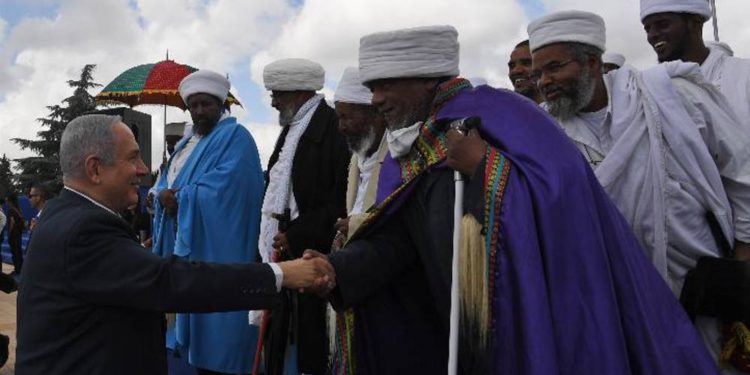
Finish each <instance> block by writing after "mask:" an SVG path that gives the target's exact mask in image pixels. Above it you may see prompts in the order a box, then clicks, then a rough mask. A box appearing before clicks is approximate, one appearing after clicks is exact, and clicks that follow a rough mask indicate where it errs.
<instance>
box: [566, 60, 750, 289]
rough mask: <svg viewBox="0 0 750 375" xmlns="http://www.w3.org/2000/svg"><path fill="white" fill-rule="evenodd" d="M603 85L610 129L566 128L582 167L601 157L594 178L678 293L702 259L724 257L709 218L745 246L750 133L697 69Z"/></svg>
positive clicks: (749, 217)
mask: <svg viewBox="0 0 750 375" xmlns="http://www.w3.org/2000/svg"><path fill="white" fill-rule="evenodd" d="M641 76H642V77H643V79H641ZM604 80H605V84H606V86H607V93H608V96H609V105H608V107H607V114H606V116H605V117H604V122H603V123H602V124H601V126H602V127H604V128H605V129H608V130H607V131H606V132H594V131H592V130H591V127H590V126H587V124H586V120H585V119H584V118H583V116H575V117H573V118H571V119H569V120H566V121H563V122H562V126H563V128H564V130H565V132H566V133H567V134H568V136H569V137H570V138H571V139H572V140H573V141H574V142H575V143H576V146H578V148H579V149H580V150H581V152H582V153H583V155H584V156H585V157H587V159H589V160H590V161H591V159H590V158H589V156H588V155H589V154H592V153H591V152H592V150H593V151H595V153H601V154H603V155H604V156H606V157H605V158H604V160H603V161H601V163H600V164H598V165H593V167H595V173H596V175H597V178H599V181H600V182H601V184H602V186H603V187H604V188H605V190H606V191H607V192H608V193H609V195H610V197H612V199H613V201H614V202H615V204H616V205H617V206H618V208H619V209H620V211H621V212H622V213H623V216H625V218H626V219H627V220H628V222H629V223H630V225H631V227H632V228H633V231H634V233H635V234H636V237H638V239H639V241H640V242H641V245H642V246H643V247H644V250H645V251H646V252H647V255H648V256H649V257H650V258H651V260H652V261H653V263H654V265H655V266H656V268H657V269H658V270H659V272H660V273H661V274H662V276H663V277H664V279H665V280H666V281H667V282H668V283H669V285H670V286H671V287H672V289H673V291H674V292H675V294H679V292H680V290H681V288H682V283H683V281H684V278H685V274H686V273H687V271H688V270H689V269H691V268H693V267H694V266H695V263H696V262H697V260H698V259H699V258H700V257H702V256H720V255H721V254H720V251H719V247H718V245H717V243H716V240H715V239H714V238H713V236H712V234H711V231H710V229H709V226H708V224H707V221H706V218H705V216H704V214H705V213H706V212H708V211H711V212H713V214H714V215H715V216H716V217H717V219H718V220H719V223H720V224H721V227H722V228H721V229H722V232H723V233H724V236H725V237H726V238H727V239H728V240H729V241H733V239H734V238H737V239H739V240H741V241H747V240H748V239H749V238H748V237H749V236H750V139H748V137H747V136H743V135H746V134H750V133H748V131H749V130H748V128H749V125H748V124H747V123H744V124H741V123H740V122H739V121H738V120H737V119H736V117H735V116H734V115H733V114H732V112H731V110H730V109H729V108H728V107H727V104H726V102H725V101H724V100H723V98H722V96H721V95H720V94H719V93H718V92H717V90H716V88H715V87H713V86H712V85H709V84H707V83H706V82H705V81H704V80H703V77H702V76H701V75H700V72H699V71H698V66H697V65H696V64H688V63H682V62H671V63H665V64H661V65H659V66H657V67H654V68H651V69H649V70H647V71H644V72H643V73H640V72H637V71H635V70H633V69H632V68H629V67H624V68H621V69H619V70H617V71H613V72H611V73H609V74H607V75H605V76H604ZM600 134H607V137H601V136H600ZM603 138H607V139H603ZM586 151H588V153H587V152H586Z"/></svg>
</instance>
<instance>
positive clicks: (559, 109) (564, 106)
mask: <svg viewBox="0 0 750 375" xmlns="http://www.w3.org/2000/svg"><path fill="white" fill-rule="evenodd" d="M558 87H559V86H558ZM558 87H554V88H555V89H557V88H558ZM595 88H596V82H595V81H594V78H593V75H592V74H591V73H590V72H589V71H588V70H584V71H583V72H582V73H581V74H580V75H579V76H578V79H576V80H575V81H573V83H572V84H571V85H570V86H569V87H560V89H561V91H562V94H561V95H560V96H559V97H558V98H557V99H555V100H548V101H547V111H548V112H549V113H550V114H551V115H552V116H554V117H555V118H557V119H560V120H567V119H569V118H571V117H573V116H575V114H576V113H578V112H579V111H580V110H581V109H583V108H586V106H587V105H589V103H590V102H591V99H592V98H593V97H594V89H595ZM547 90H549V88H547ZM543 91H546V90H543Z"/></svg>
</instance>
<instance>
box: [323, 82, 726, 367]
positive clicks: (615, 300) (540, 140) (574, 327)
mask: <svg viewBox="0 0 750 375" xmlns="http://www.w3.org/2000/svg"><path fill="white" fill-rule="evenodd" d="M469 116H479V117H480V118H481V119H482V125H481V127H480V129H479V130H480V134H481V135H482V138H484V139H485V140H486V141H487V142H488V143H489V144H490V145H491V146H492V147H495V148H496V149H498V150H499V151H500V152H501V154H502V155H504V156H505V158H507V159H508V160H509V161H510V163H511V169H510V174H509V176H508V179H507V185H506V187H505V193H504V198H503V201H502V208H501V213H500V223H501V224H500V232H499V237H498V241H497V258H496V263H495V273H494V275H492V276H493V277H494V285H495V287H494V294H493V295H492V296H491V304H492V320H493V324H492V331H491V344H490V357H489V367H490V369H491V370H490V373H492V374H514V375H515V374H528V375H531V374H539V375H542V374H545V375H546V374H570V375H574V374H575V375H577V374H715V373H717V368H716V365H715V364H714V363H713V360H712V359H711V357H710V355H709V354H708V352H707V350H706V349H705V347H704V344H703V342H702V341H701V339H700V338H699V336H698V334H697V331H696V329H695V328H694V326H693V324H692V323H691V322H690V321H689V319H688V318H687V316H686V314H685V313H684V311H683V309H682V307H681V306H680V304H679V303H678V301H677V300H676V299H675V298H674V296H673V294H672V292H671V291H670V290H669V288H668V287H667V285H666V284H665V283H664V281H663V280H662V279H661V277H660V276H659V274H658V273H657V272H656V269H655V268H654V267H653V266H652V265H651V263H650V262H649V260H648V259H647V258H646V257H645V256H644V254H643V250H642V249H641V247H640V246H639V244H638V242H637V241H636V239H635V237H634V236H633V234H632V233H631V230H630V228H629V227H628V225H627V223H626V222H625V220H624V219H623V217H622V216H621V215H620V213H619V211H618V210H617V208H616V207H615V206H614V204H613V203H612V202H611V201H610V199H609V198H608V197H607V195H606V193H605V192H604V190H603V189H602V188H601V186H600V185H599V183H598V181H597V180H596V177H595V176H594V174H593V172H592V171H591V169H590V168H589V166H588V164H587V163H586V161H585V160H584V159H583V157H582V156H581V154H580V152H579V151H578V150H577V149H576V148H575V146H574V145H573V144H572V143H571V142H570V141H569V140H568V138H567V136H566V135H565V134H564V133H563V132H562V131H561V130H560V128H559V127H558V126H557V125H556V123H555V122H554V120H553V119H552V118H551V117H549V116H548V115H547V114H546V113H544V112H543V111H541V110H540V109H539V108H538V106H537V105H536V104H535V103H533V102H531V101H529V100H527V99H525V98H522V97H521V96H519V95H517V94H514V93H511V92H510V91H506V90H496V89H492V88H490V87H487V86H483V87H480V88H477V89H471V90H464V91H463V92H461V93H460V94H458V95H457V96H456V97H454V98H452V99H451V100H449V101H448V102H447V103H445V105H444V106H443V107H442V108H441V109H440V110H439V112H438V114H437V118H438V120H439V121H440V120H443V121H448V120H453V119H459V118H464V117H469ZM445 169H446V167H445V166H444V163H439V164H437V165H435V166H433V167H432V168H431V172H430V173H423V175H436V174H437V173H439V172H440V171H444V170H445ZM480 173H481V172H480ZM429 178H431V177H429V176H427V177H424V176H422V175H420V176H419V177H417V179H429ZM475 179H476V177H475V178H473V179H472V180H475ZM400 184H401V177H400V173H399V165H398V163H397V162H395V161H394V160H393V159H392V158H391V157H390V156H388V157H386V160H385V162H384V165H383V167H382V169H381V174H380V181H379V189H378V198H377V202H382V201H383V200H384V199H385V197H387V196H388V195H390V193H391V192H392V191H394V189H395V188H396V187H398V186H399V185H400ZM419 184H420V181H416V182H415V183H414V184H413V185H412V186H411V188H409V189H406V190H404V191H403V192H402V193H401V194H400V195H398V196H397V197H396V198H395V199H393V201H392V202H391V204H389V205H388V206H387V207H386V209H385V210H384V211H383V212H384V213H383V214H382V215H381V216H380V217H379V219H378V221H377V222H375V223H374V224H372V226H371V228H370V229H369V230H365V231H363V233H361V234H360V236H361V238H362V241H363V242H366V241H367V240H368V237H374V238H377V237H378V236H380V237H384V238H386V239H387V238H388V236H386V235H384V234H383V233H378V232H383V231H388V230H391V231H397V230H398V227H399V226H397V225H389V222H391V223H392V222H393V221H398V220H401V221H404V220H405V219H404V218H403V217H401V216H402V215H401V213H400V211H403V210H406V209H407V208H408V207H409V205H412V204H414V203H413V202H414V200H415V199H416V200H419V199H421V197H420V196H417V197H416V198H415V197H412V195H415V194H417V195H418V194H420V185H419ZM475 186H476V185H475ZM468 190H471V188H469V189H468ZM442 204H443V205H445V206H448V208H447V209H446V210H445V211H450V206H452V204H451V203H450V202H443V203H442ZM465 207H466V206H465ZM469 211H470V210H469ZM448 217H450V216H448ZM480 222H481V220H480ZM423 225H425V226H429V225H431V223H428V222H425V223H424V224H423ZM400 226H403V225H400ZM449 227H451V228H452V223H451V224H450V225H449ZM435 230H437V228H435ZM440 230H441V231H442V230H443V229H442V228H441V229H440ZM403 235H408V234H403ZM440 235H443V234H440V233H436V236H440ZM375 243H377V242H375ZM381 243H382V241H381ZM351 245H352V247H353V248H354V250H356V251H357V252H359V253H360V254H363V253H365V252H367V251H369V252H371V253H372V254H371V255H370V256H371V258H369V259H370V261H371V262H374V261H376V260H378V257H386V256H388V253H387V250H383V249H373V248H371V247H372V246H369V247H370V248H368V246H359V247H358V245H357V240H356V239H355V240H354V241H353V242H352V244H351ZM404 246H406V245H404ZM378 251H380V252H381V254H378ZM344 253H345V251H344V252H341V254H342V255H339V254H336V255H337V256H341V257H342V258H345V257H347V255H343V254H344ZM349 257H350V258H352V259H354V258H355V257H356V254H354V255H351V256H349ZM408 257H409V258H408V259H409V261H410V262H419V261H420V260H421V262H422V263H425V261H424V259H425V257H424V256H423V255H422V256H421V258H420V257H416V260H414V259H413V258H414V257H412V256H408ZM362 258H363V259H368V258H367V257H362ZM438 258H439V259H440V262H448V265H447V266H446V265H443V264H440V265H439V266H434V265H433V266H432V267H433V268H435V270H436V271H435V272H433V271H432V270H431V269H430V267H431V265H430V264H420V265H419V267H421V268H424V275H425V278H427V279H428V281H427V282H426V283H424V285H422V286H423V287H425V288H431V289H430V291H431V292H432V293H428V291H426V290H425V291H424V293H425V294H427V295H433V296H435V295H440V293H446V294H447V293H448V290H444V291H437V292H436V291H435V289H436V288H442V287H444V286H445V284H446V283H445V282H443V283H441V282H434V281H433V280H431V277H433V278H434V276H431V275H433V274H438V275H442V276H443V278H444V275H445V271H444V270H445V269H446V268H449V267H450V264H449V262H450V257H449V256H446V255H445V254H442V255H440V256H439V257H438ZM333 263H334V266H335V267H336V271H337V275H338V274H339V273H340V272H339V271H340V268H341V271H342V272H341V273H340V275H339V276H340V277H339V285H340V287H339V289H340V293H341V295H342V296H343V304H346V303H347V301H348V302H350V303H352V306H354V308H355V310H358V315H357V317H358V319H360V318H361V320H364V321H357V327H358V329H359V328H362V327H365V328H367V327H369V330H368V331H369V332H368V331H365V330H363V331H365V332H357V334H356V335H355V337H356V339H357V346H358V347H359V349H358V350H357V363H358V367H359V364H362V363H372V362H374V361H377V360H385V361H405V362H409V361H411V362H415V363H419V361H420V359H419V358H408V357H406V356H405V355H404V356H403V357H399V355H398V354H393V353H399V348H389V349H391V350H390V353H391V354H390V355H391V356H396V357H399V358H372V357H367V356H368V355H370V356H372V353H373V352H377V350H375V349H373V346H376V347H377V346H378V345H383V343H384V342H385V340H384V339H383V338H384V337H386V338H387V336H388V333H383V332H379V331H378V330H377V329H373V327H376V326H377V319H378V318H379V317H378V316H373V315H377V314H373V310H377V309H380V312H379V314H381V315H386V314H389V313H388V311H390V310H393V308H390V309H385V308H383V304H387V303H390V304H392V305H393V307H398V303H399V300H401V301H403V300H404V298H403V297H400V299H399V298H391V299H390V300H389V299H388V298H387V295H388V293H396V292H397V291H398V292H400V290H401V289H403V288H404V287H405V286H404V285H398V284H397V283H387V282H383V283H382V285H381V284H375V286H373V283H372V281H371V280H368V282H367V283H363V282H360V283H358V282H357V281H356V280H355V278H357V277H361V278H364V279H367V275H365V273H366V272H368V269H367V268H366V267H360V268H356V267H355V269H356V270H357V271H356V273H351V272H347V271H346V270H344V269H343V268H342V267H341V266H356V262H352V261H349V260H346V259H344V261H338V260H334V262H333ZM392 264H395V263H393V262H392ZM444 266H445V267H444ZM373 268H375V267H373ZM421 268H420V269H421ZM383 271H384V270H382V269H377V270H372V271H371V272H383ZM393 272H396V271H393ZM409 272H412V273H411V274H410V276H409V277H412V278H413V277H414V275H421V273H420V272H421V271H420V272H416V273H414V272H413V270H412V271H409ZM385 273H386V274H387V273H388V272H385ZM399 277H401V278H402V279H403V277H404V276H403V274H399ZM447 281H448V283H447V285H450V284H449V282H450V276H449V274H448V280H447ZM348 282H351V283H352V284H354V286H351V287H350V286H347V283H348ZM377 286H379V287H380V289H384V290H385V292H383V290H374V289H376V287H377ZM358 287H359V289H360V290H359V291H361V290H364V292H363V294H364V295H359V296H357V297H356V298H353V297H352V296H355V295H356V292H359V291H358V290H356V289H357V288H358ZM341 289H344V290H343V291H342V290H341ZM389 289H390V290H391V291H390V292H388V290H389ZM383 295H386V297H385V298H384V297H383ZM370 297H371V298H370ZM367 298H370V300H367ZM377 301H379V303H380V305H373V302H377ZM445 309H446V303H445V302H444V299H442V298H441V297H436V298H435V311H436V314H437V316H438V317H439V318H440V320H446V319H447V311H443V310H445ZM386 318H387V319H382V318H381V321H382V323H383V324H381V325H382V327H381V329H382V330H388V329H389V327H388V326H387V324H400V323H399V322H398V319H399V316H398V315H397V314H390V315H387V317H386ZM431 318H432V317H431ZM428 320H429V319H428ZM412 323H413V322H412ZM410 324H411V323H410ZM403 325H405V324H403ZM446 325H447V321H444V322H442V324H439V325H435V327H437V328H436V329H442V328H444V327H445V326H446ZM398 328H399V329H397V330H394V332H392V335H395V336H398V335H404V333H403V332H402V331H401V329H400V328H401V327H398ZM373 332H374V333H375V334H373ZM405 337H406V336H405ZM402 339H403V338H402ZM443 339H444V340H445V341H444V342H439V343H437V344H435V343H434V342H425V343H422V344H423V345H425V346H426V347H428V348H431V347H430V345H436V346H435V347H437V348H442V347H443V346H444V347H445V348H446V349H447V345H448V343H447V334H443V333H442V332H441V333H440V334H438V335H436V337H432V338H430V340H432V341H434V340H443ZM398 342H399V341H398V340H392V341H389V342H388V344H387V345H398ZM362 347H365V349H362ZM446 353H447V350H440V349H438V350H437V353H420V352H414V351H411V352H410V354H409V355H411V356H420V355H430V356H431V357H430V358H432V360H433V361H436V362H438V363H440V366H438V367H439V368H445V367H443V366H446V365H445V360H446V359H447V355H446ZM462 358H463V357H462ZM461 367H462V368H463V369H464V371H465V372H466V369H467V368H471V367H472V366H471V365H467V364H466V363H463V364H462V366H461ZM357 370H358V373H366V372H367V371H360V369H359V368H358V369H357Z"/></svg>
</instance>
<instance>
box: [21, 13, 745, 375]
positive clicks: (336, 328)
mask: <svg viewBox="0 0 750 375" xmlns="http://www.w3.org/2000/svg"><path fill="white" fill-rule="evenodd" d="M710 17H711V8H710V6H709V2H708V1H706V0H641V22H642V23H643V25H644V29H645V32H646V35H644V37H646V39H647V40H648V42H649V44H650V45H652V46H653V48H654V51H655V52H656V54H657V56H658V60H659V61H658V62H659V63H658V64H655V65H654V66H653V67H650V68H648V69H645V70H637V69H635V68H633V67H631V66H629V65H626V64H625V57H624V56H622V55H620V54H617V53H610V52H609V51H607V49H606V37H605V35H606V26H605V23H604V20H603V19H602V18H601V17H599V16H598V15H596V14H593V13H590V12H584V11H561V12H556V13H552V14H548V15H545V16H543V17H540V18H538V19H535V20H533V21H532V22H531V23H530V24H529V25H528V29H527V30H528V37H529V38H528V40H525V41H522V42H520V43H518V44H517V45H516V46H515V47H514V49H513V50H512V51H511V53H510V55H509V61H508V68H509V78H510V79H511V82H512V84H513V86H514V89H515V92H512V91H508V90H500V89H495V88H492V87H490V86H488V85H478V86H476V87H474V86H472V84H471V83H470V82H469V81H468V80H466V79H463V78H460V72H459V43H458V31H457V30H456V29H455V28H454V27H452V26H426V27H416V28H408V29H400V30H392V31H385V32H379V33H374V34H369V35H365V36H363V37H362V38H361V39H360V46H359V61H358V64H357V66H356V67H349V68H347V69H345V70H344V73H343V75H342V77H341V78H340V79H339V81H338V86H337V89H336V91H335V95H334V97H333V100H332V103H333V107H331V106H330V105H329V103H328V102H327V101H326V99H325V97H324V96H323V95H322V94H320V93H319V91H320V90H321V89H322V88H323V85H324V82H325V70H324V68H323V67H322V66H321V65H320V64H318V63H316V62H313V61H310V60H307V59H300V58H287V59H281V60H277V61H274V62H272V63H270V64H268V65H267V66H266V67H265V69H264V71H263V80H264V84H265V87H266V89H267V90H268V91H269V92H270V96H271V105H272V106H273V107H274V108H275V109H276V110H277V111H278V113H279V115H278V122H279V125H280V126H281V133H280V135H279V137H278V139H277V141H276V145H275V147H274V150H273V154H272V155H271V158H270V160H269V162H268V165H267V166H265V168H264V167H263V166H261V163H260V158H259V156H258V150H257V147H256V145H255V141H254V139H253V137H252V136H251V135H250V133H249V132H248V131H247V130H246V129H245V127H243V126H242V125H241V124H239V123H238V122H237V119H236V118H234V117H233V116H232V115H231V113H230V112H229V107H228V106H227V105H226V99H227V96H228V94H229V89H230V82H229V81H228V79H227V78H226V77H225V76H223V75H221V74H219V73H216V72H212V71H209V70H199V71H197V72H194V73H192V74H190V75H189V76H187V77H186V78H185V79H184V80H183V81H182V82H181V84H180V87H179V92H180V95H181V96H182V98H183V100H184V102H185V104H186V106H187V108H188V110H189V112H190V115H191V118H192V124H191V126H188V127H186V129H187V130H186V131H185V134H184V136H183V137H182V138H181V139H180V140H179V141H178V142H177V143H176V144H175V146H174V149H173V151H172V152H171V153H170V155H171V156H170V158H169V160H168V161H167V163H166V165H165V167H164V168H163V170H162V172H161V175H160V176H159V178H158V180H157V183H156V185H155V186H154V187H153V189H152V194H153V196H152V197H151V198H150V199H149V202H153V209H154V221H153V237H152V239H151V240H150V241H148V245H150V248H149V249H144V247H143V246H142V244H141V243H140V241H139V240H138V239H137V238H136V236H135V233H133V230H132V228H130V227H129V226H128V225H127V223H126V222H125V221H124V220H123V219H122V217H121V215H120V212H122V211H123V210H126V209H127V208H129V207H132V206H133V205H135V204H137V203H138V199H139V197H138V190H137V189H138V184H139V178H140V177H141V176H143V175H145V174H146V173H148V171H147V170H146V168H145V166H144V164H143V162H142V160H141V159H140V157H139V150H138V145H137V143H136V142H135V139H134V137H133V134H132V132H131V131H130V130H129V128H128V127H127V126H126V125H125V124H124V123H123V122H122V119H120V118H119V117H117V116H105V115H85V116H82V117H79V118H77V119H75V120H73V121H72V122H70V124H69V125H68V126H67V127H66V129H65V131H64V133H63V135H62V140H61V147H60V154H59V155H60V162H61V167H62V171H63V181H64V185H65V187H64V189H63V191H62V192H61V194H60V196H59V197H58V198H56V199H54V200H51V201H50V202H48V203H47V204H46V205H44V206H43V208H44V209H43V214H41V216H40V217H39V219H38V222H37V221H34V223H33V224H32V226H33V227H34V235H33V237H32V240H31V244H30V248H29V252H28V258H27V259H26V263H25V265H24V266H23V267H24V271H23V273H22V276H21V287H20V292H19V296H18V351H17V365H16V373H17V374H20V375H23V374H40V373H45V374H69V373H107V374H165V373H167V371H168V369H167V361H166V357H167V348H169V350H170V353H177V354H178V355H180V356H182V357H183V358H185V359H186V361H187V362H188V363H189V364H190V365H191V366H193V367H194V368H195V369H196V371H197V372H198V373H199V374H251V373H252V374H259V373H264V374H269V375H276V374H328V373H332V374H355V373H357V374H407V373H408V374H426V373H430V374H433V373H438V374H439V373H446V372H448V371H449V367H453V369H454V370H455V371H456V372H454V373H458V374H551V373H559V374H717V373H726V374H733V373H740V372H741V371H750V362H748V361H747V360H746V359H745V358H748V355H750V349H746V348H748V347H750V341H748V340H750V339H748V337H750V331H748V328H747V326H746V325H745V323H746V322H748V320H747V319H748V317H750V311H745V310H744V309H745V307H744V305H745V303H743V299H744V298H746V296H745V294H744V290H743V289H742V288H743V287H744V285H745V284H746V283H747V281H748V280H747V279H745V277H746V276H745V275H746V274H747V272H746V271H745V269H746V267H747V265H746V264H745V263H744V262H745V261H748V260H750V122H748V118H750V60H746V59H741V58H737V57H733V56H731V54H728V53H727V49H726V48H725V47H722V46H720V45H711V46H709V47H707V46H706V44H705V43H704V41H703V35H702V26H703V24H704V23H705V22H706V21H707V20H708V19H709V18H710ZM465 124H470V126H466V125H465ZM264 169H265V171H266V172H265V173H264V172H263V170H264ZM457 180H459V181H458V182H457ZM31 192H32V193H34V190H33V189H32V191H31ZM454 203H455V206H456V207H455V208H454ZM39 210H40V213H41V212H42V207H39ZM456 239H459V240H458V241H455V243H454V240H456ZM454 253H457V254H456V255H457V259H458V263H457V264H458V269H457V270H456V271H454V270H453V269H452V267H453V266H452V259H453V257H454ZM719 258H724V259H723V260H722V261H723V262H721V263H717V262H715V261H716V260H720V259H719ZM707 260H708V261H707ZM712 261H714V262H712ZM17 267H18V268H20V265H18V266H17ZM454 275H457V276H454ZM717 280H718V281H717ZM454 284H455V285H458V290H459V293H458V296H459V297H458V299H454V297H452V293H451V286H452V285H454ZM738 290H739V292H737V291H738ZM717 296H721V297H722V299H720V300H719V298H718V297H717ZM680 297H682V304H681V303H680V301H679V300H678V299H679V298H680ZM453 306H457V311H458V312H459V315H458V316H459V318H458V319H457V320H456V322H457V323H454V322H453V321H452V319H451V309H452V307H453ZM248 311H249V314H248ZM164 313H174V314H175V315H174V319H165V318H164ZM748 323H750V322H748ZM454 324H457V326H455V325H454ZM456 327H457V328H456ZM454 328H455V329H456V330H457V332H459V333H458V336H457V339H456V340H457V348H458V349H457V352H455V353H456V354H455V356H454V353H453V352H451V351H450V350H449V342H451V340H452V338H449V336H450V332H451V331H452V330H453V329H454Z"/></svg>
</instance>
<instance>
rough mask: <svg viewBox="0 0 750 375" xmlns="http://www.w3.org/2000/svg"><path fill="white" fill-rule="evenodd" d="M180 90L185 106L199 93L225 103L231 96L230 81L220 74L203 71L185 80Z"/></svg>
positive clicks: (192, 74)
mask: <svg viewBox="0 0 750 375" xmlns="http://www.w3.org/2000/svg"><path fill="white" fill-rule="evenodd" d="M178 90H179V91H180V96H181V97H182V101H184V102H185V104H187V101H188V98H189V97H190V96H191V95H193V94H198V93H202V94H211V95H213V96H215V97H217V98H219V100H221V102H222V103H224V101H225V100H227V95H229V80H228V79H227V78H226V77H224V76H223V75H221V74H219V73H216V72H212V71H210V70H206V69H202V70H198V71H195V72H193V73H190V74H188V75H187V76H186V77H185V78H183V79H182V82H180V86H179V88H178Z"/></svg>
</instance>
